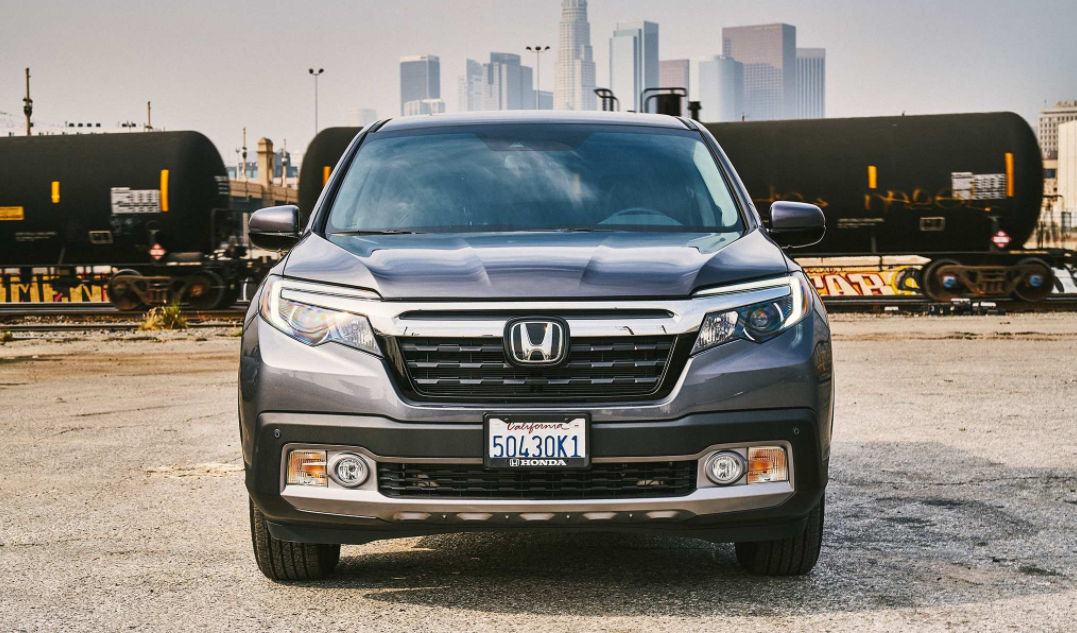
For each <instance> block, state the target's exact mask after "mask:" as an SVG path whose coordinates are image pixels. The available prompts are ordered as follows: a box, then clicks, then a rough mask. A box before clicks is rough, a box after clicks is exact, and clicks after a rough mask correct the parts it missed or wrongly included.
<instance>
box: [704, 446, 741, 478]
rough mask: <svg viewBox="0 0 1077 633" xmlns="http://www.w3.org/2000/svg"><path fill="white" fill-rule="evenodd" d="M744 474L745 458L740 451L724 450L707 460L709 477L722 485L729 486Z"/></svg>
mask: <svg viewBox="0 0 1077 633" xmlns="http://www.w3.org/2000/svg"><path fill="white" fill-rule="evenodd" d="M743 474H744V458H743V457H741V456H740V454H738V453H733V452H731V451H722V452H721V453H715V454H714V455H712V456H711V458H710V459H709V460H707V478H708V479H710V480H711V481H713V482H714V483H716V484H718V485H720V486H728V485H729V484H731V483H733V482H735V481H737V480H738V479H740V478H741V475H743Z"/></svg>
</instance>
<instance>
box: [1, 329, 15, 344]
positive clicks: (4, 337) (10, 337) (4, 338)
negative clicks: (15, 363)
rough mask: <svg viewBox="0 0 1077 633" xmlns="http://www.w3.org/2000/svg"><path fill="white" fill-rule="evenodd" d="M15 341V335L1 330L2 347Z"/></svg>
mask: <svg viewBox="0 0 1077 633" xmlns="http://www.w3.org/2000/svg"><path fill="white" fill-rule="evenodd" d="M13 340H15V335H14V334H12V333H11V332H8V331H7V330H0V345H3V344H4V343H8V342H10V341H13Z"/></svg>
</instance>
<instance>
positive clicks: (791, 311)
mask: <svg viewBox="0 0 1077 633" xmlns="http://www.w3.org/2000/svg"><path fill="white" fill-rule="evenodd" d="M780 287H787V288H788V289H789V294H787V295H785V296H783V297H778V298H777V299H769V300H767V301H759V302H755V303H749V304H747V305H744V306H742V307H739V308H733V309H731V310H726V311H723V312H711V313H710V314H708V315H707V316H706V317H705V318H704V319H703V324H702V325H701V326H700V327H699V335H698V336H697V337H696V344H695V346H694V347H693V348H692V353H693V354H698V353H699V352H702V351H704V350H708V349H710V348H712V347H715V346H718V345H721V344H722V343H728V342H729V341H735V340H737V339H744V340H748V341H755V342H762V341H765V340H767V339H770V338H773V337H775V336H777V335H778V334H781V333H782V332H784V331H786V330H788V329H789V328H791V327H793V326H794V325H796V324H797V323H800V322H801V321H802V320H803V319H804V317H805V316H806V315H807V314H808V310H809V309H810V307H811V301H812V293H813V290H812V288H811V287H810V286H809V285H808V279H807V277H805V276H804V275H803V274H802V273H793V274H792V275H789V276H788V277H783V278H782V279H780V280H777V281H776V282H775V283H773V284H770V285H769V288H780Z"/></svg>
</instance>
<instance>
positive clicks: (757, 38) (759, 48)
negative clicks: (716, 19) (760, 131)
mask: <svg viewBox="0 0 1077 633" xmlns="http://www.w3.org/2000/svg"><path fill="white" fill-rule="evenodd" d="M722 53H723V54H724V55H725V56H726V57H732V58H733V59H735V60H737V61H738V62H740V63H742V64H744V113H745V115H747V117H748V120H749V121H766V120H772V119H792V118H794V117H796V115H797V69H796V58H797V29H796V27H795V26H792V25H789V24H760V25H756V26H737V27H732V28H724V29H722Z"/></svg>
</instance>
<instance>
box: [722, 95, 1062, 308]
mask: <svg viewBox="0 0 1077 633" xmlns="http://www.w3.org/2000/svg"><path fill="white" fill-rule="evenodd" d="M706 127H707V129H709V130H710V131H711V133H712V134H714V136H715V138H716V139H717V140H718V142H719V143H720V144H721V145H722V148H723V149H724V150H725V151H726V153H727V154H729V157H730V159H731V160H732V161H733V164H734V165H736V166H737V169H738V172H739V174H740V176H741V178H742V179H743V180H744V183H745V185H747V187H748V190H749V191H750V192H751V194H752V197H753V198H754V200H755V202H756V206H757V207H758V208H759V210H760V213H761V214H762V215H763V216H764V218H765V217H766V215H767V214H768V212H769V208H770V204H771V203H772V202H775V201H777V200H794V201H803V202H810V203H813V204H817V205H819V206H820V207H822V209H823V211H824V212H825V214H826V216H827V229H828V230H827V234H826V237H825V238H824V239H823V241H822V242H820V243H819V244H817V245H816V246H814V247H812V248H811V249H810V250H811V252H810V253H803V254H799V253H798V256H800V255H806V256H812V255H818V256H844V255H921V256H924V257H927V258H929V259H931V262H930V263H928V264H927V265H925V266H924V267H923V269H922V273H921V275H920V279H919V285H920V288H921V289H922V290H923V291H924V292H925V293H926V294H927V295H928V296H930V297H932V298H934V299H939V300H947V299H951V298H954V297H957V296H1009V295H1011V294H1015V295H1017V296H1018V297H1019V298H1022V299H1026V300H1031V301H1035V300H1039V299H1042V298H1044V297H1046V296H1047V294H1048V293H1049V292H1050V289H1051V280H1052V271H1051V267H1050V265H1049V264H1052V263H1054V260H1056V259H1058V257H1059V254H1058V253H1051V252H1047V251H1035V252H1030V251H1025V250H1023V249H1022V247H1023V245H1024V244H1025V242H1026V241H1027V240H1028V239H1029V237H1030V236H1031V235H1032V233H1033V231H1034V230H1035V228H1036V224H1037V222H1038V220H1039V216H1040V209H1041V203H1042V198H1043V162H1042V159H1041V157H1040V150H1039V144H1038V143H1037V142H1036V136H1035V134H1034V133H1033V131H1032V129H1031V128H1030V127H1029V126H1028V124H1027V123H1026V122H1025V120H1024V119H1022V118H1021V117H1020V116H1018V115H1016V114H1013V113H1008V112H1001V113H986V114H948V115H931V116H898V117H871V118H855V119H816V120H802V121H771V122H757V123H708V124H706Z"/></svg>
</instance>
